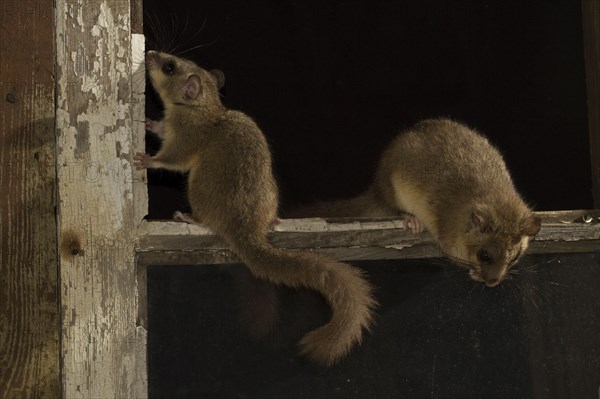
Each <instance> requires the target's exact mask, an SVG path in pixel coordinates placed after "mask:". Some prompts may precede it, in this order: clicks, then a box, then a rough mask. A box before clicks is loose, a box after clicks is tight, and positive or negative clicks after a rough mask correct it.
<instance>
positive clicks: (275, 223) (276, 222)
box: [269, 216, 281, 230]
mask: <svg viewBox="0 0 600 399" xmlns="http://www.w3.org/2000/svg"><path fill="white" fill-rule="evenodd" d="M280 224H281V219H279V218H278V217H277V216H276V217H275V219H273V220H271V224H270V225H269V229H270V230H275V227H277V226H279V225H280Z"/></svg>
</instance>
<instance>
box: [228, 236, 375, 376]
mask: <svg viewBox="0 0 600 399" xmlns="http://www.w3.org/2000/svg"><path fill="white" fill-rule="evenodd" d="M223 237H224V238H225V239H226V240H227V241H228V242H229V244H230V245H231V246H232V247H233V249H234V251H235V252H236V253H237V254H238V255H239V257H240V258H241V260H242V261H244V263H245V264H246V265H247V267H248V268H249V269H250V271H251V272H252V274H254V275H255V276H256V277H258V278H260V279H264V280H267V281H270V282H273V283H275V284H283V285H285V286H288V287H291V288H300V287H303V288H309V289H313V290H315V291H317V292H319V293H320V294H321V295H323V297H324V298H325V299H326V300H327V302H328V303H329V305H330V307H331V309H332V317H331V320H330V321H329V322H328V323H327V324H325V325H324V326H321V327H319V328H318V329H316V330H313V331H310V332H309V333H307V334H306V335H304V337H302V339H301V340H300V342H299V344H298V345H299V347H300V353H301V354H302V355H305V356H306V357H308V358H309V359H311V360H313V361H315V362H317V363H319V364H321V365H324V366H330V365H332V364H334V363H336V362H338V361H339V360H341V359H342V358H344V357H345V356H346V355H347V354H348V353H349V352H350V350H351V349H352V347H353V346H355V345H358V344H360V343H361V341H362V337H363V329H364V330H367V331H369V330H370V328H371V325H372V322H373V310H374V308H375V307H376V305H377V302H376V300H375V299H374V298H373V296H372V291H373V288H372V286H371V285H370V284H369V283H368V282H367V280H366V279H365V277H364V275H363V273H362V272H361V271H360V270H359V269H357V268H354V267H352V266H350V265H348V264H346V263H342V262H338V261H336V260H334V259H332V258H330V257H328V256H325V255H323V254H315V253H310V252H292V251H288V250H283V249H279V248H275V247H273V246H272V245H271V244H269V243H268V241H267V240H266V238H264V240H263V239H257V238H256V237H252V235H244V234H242V235H240V232H239V231H238V232H236V236H235V238H234V237H230V236H229V237H228V235H227V234H223Z"/></svg>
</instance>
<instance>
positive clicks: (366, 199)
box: [285, 189, 399, 218]
mask: <svg viewBox="0 0 600 399" xmlns="http://www.w3.org/2000/svg"><path fill="white" fill-rule="evenodd" d="M398 213H399V212H398V211H397V210H394V209H392V208H389V207H388V206H386V205H385V204H384V203H383V201H381V200H380V199H379V196H378V195H377V194H375V192H374V191H373V190H372V189H369V190H367V191H365V192H363V193H361V194H359V195H357V196H356V197H353V198H347V199H341V200H337V201H319V202H315V203H313V204H309V205H305V206H301V207H299V208H296V209H292V210H291V211H289V212H286V214H285V217H286V218H304V217H324V218H336V217H348V216H356V217H359V216H362V217H374V216H392V215H396V214H398Z"/></svg>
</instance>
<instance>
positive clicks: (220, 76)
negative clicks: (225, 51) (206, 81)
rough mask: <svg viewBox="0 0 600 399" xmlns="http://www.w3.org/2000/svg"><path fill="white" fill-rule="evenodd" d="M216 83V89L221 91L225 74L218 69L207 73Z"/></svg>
mask: <svg viewBox="0 0 600 399" xmlns="http://www.w3.org/2000/svg"><path fill="white" fill-rule="evenodd" d="M209 73H210V74H211V75H212V76H213V78H215V79H216V81H217V89H218V90H221V89H222V88H223V86H225V74H224V73H223V71H221V70H220V69H211V70H210V72H209Z"/></svg>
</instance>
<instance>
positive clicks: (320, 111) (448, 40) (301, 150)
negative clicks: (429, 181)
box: [144, 0, 592, 218]
mask: <svg viewBox="0 0 600 399" xmlns="http://www.w3.org/2000/svg"><path fill="white" fill-rule="evenodd" d="M580 8H581V5H580V3H579V2H578V1H572V0H552V1H547V0H544V1H528V2H518V3H517V2H499V1H481V0H477V1H474V0H473V1H372V0H369V1H289V0H288V1H286V0H283V1H282V0H272V1H268V0H265V1H248V0H237V1H236V0H204V1H181V0H180V1H170V2H162V1H158V0H146V1H144V11H145V33H146V35H147V39H148V47H149V48H155V49H162V50H166V51H173V52H174V53H179V54H181V55H182V56H183V57H188V58H191V59H193V60H194V61H196V62H197V63H198V64H199V65H201V66H203V67H205V68H219V69H222V70H223V71H224V72H225V75H226V85H225V88H224V90H223V94H224V97H223V101H224V103H225V105H227V106H228V107H230V108H233V109H239V110H242V111H244V112H246V113H248V114H249V115H251V116H252V117H253V118H254V119H255V120H256V121H257V122H258V124H259V126H261V127H262V129H263V131H264V133H265V135H266V136H267V139H268V140H269V142H270V144H271V148H272V151H273V155H274V160H275V166H274V169H275V173H276V175H277V177H278V181H279V184H280V186H281V193H282V208H283V210H285V209H286V208H290V207H293V206H294V205H297V204H299V203H305V202H311V201H313V200H316V199H334V198H340V197H344V196H350V195H354V194H356V193H358V192H360V191H361V190H363V189H364V188H366V186H367V185H368V183H369V181H370V178H371V175H372V173H373V171H374V168H375V165H376V162H377V159H378V157H379V155H380V153H381V151H382V150H383V149H384V148H385V146H386V144H387V143H388V142H389V141H390V140H391V138H392V137H393V136H394V135H396V134H397V132H398V130H399V129H401V128H404V127H408V126H410V125H411V124H413V123H414V122H416V121H419V120H422V119H424V118H429V117H439V116H444V117H450V118H453V119H457V120H460V121H463V122H465V123H466V124H468V125H470V126H471V127H474V128H476V129H478V130H480V131H482V132H483V133H485V134H486V135H488V136H489V137H490V138H491V140H492V142H493V143H495V144H496V145H497V146H498V147H499V148H500V149H501V150H502V152H503V153H504V154H505V158H506V161H507V164H508V166H509V169H510V170H511V171H512V173H513V177H514V179H515V182H516V185H517V187H518V189H519V190H520V191H521V192H522V193H523V195H524V197H525V199H526V200H527V201H529V202H531V204H532V205H533V206H534V207H535V208H536V209H538V210H548V209H582V208H590V207H591V206H592V199H591V191H590V187H591V177H590V164H589V163H590V159H589V141H588V131H587V112H586V88H585V74H584V63H583V45H582V32H581V10H580ZM199 45H202V47H200V48H197V49H193V48H194V47H195V46H199ZM148 97H149V98H148V115H149V116H151V117H154V118H157V117H159V106H158V105H157V103H156V101H155V99H154V96H152V95H151V94H150V95H149V96H148ZM149 147H150V150H151V151H154V150H156V149H157V148H158V144H157V143H156V142H155V141H153V140H150V141H149ZM150 184H151V187H150V189H151V194H150V195H151V197H150V208H151V210H150V217H151V218H162V217H166V218H168V217H170V216H171V214H172V212H173V211H174V210H177V209H180V208H181V207H184V206H185V198H184V194H183V193H184V186H185V183H184V181H183V179H182V178H181V177H178V176H176V175H175V174H173V173H170V172H165V171H158V172H151V176H150Z"/></svg>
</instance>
